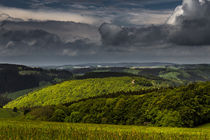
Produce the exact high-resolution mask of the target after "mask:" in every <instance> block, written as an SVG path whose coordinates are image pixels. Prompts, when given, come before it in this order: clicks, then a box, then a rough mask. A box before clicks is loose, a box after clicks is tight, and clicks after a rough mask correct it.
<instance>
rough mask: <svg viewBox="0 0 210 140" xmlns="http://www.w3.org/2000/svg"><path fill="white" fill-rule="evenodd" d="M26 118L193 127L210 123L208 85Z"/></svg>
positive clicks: (50, 109)
mask: <svg viewBox="0 0 210 140" xmlns="http://www.w3.org/2000/svg"><path fill="white" fill-rule="evenodd" d="M34 97H35V96H34ZM16 105H18V102H16ZM14 106H15V104H14V103H13V107H14ZM27 116H28V117H30V118H33V119H39V120H48V121H59V122H63V121H65V122H74V123H75V122H83V123H97V124H99V123H105V124H123V125H125V124H127V125H149V126H171V127H195V126H198V125H201V124H205V123H210V121H209V120H210V82H202V83H194V84H190V85H187V86H181V87H178V88H165V89H160V90H154V91H152V92H147V93H144V94H142V92H141V91H139V92H138V91H137V92H132V91H128V92H121V94H118V96H110V95H109V96H108V95H107V96H104V97H98V98H92V99H91V98H89V99H87V100H82V101H80V102H75V103H72V104H66V105H65V106H62V105H57V106H45V107H38V108H32V109H31V111H30V112H29V114H28V115H27Z"/></svg>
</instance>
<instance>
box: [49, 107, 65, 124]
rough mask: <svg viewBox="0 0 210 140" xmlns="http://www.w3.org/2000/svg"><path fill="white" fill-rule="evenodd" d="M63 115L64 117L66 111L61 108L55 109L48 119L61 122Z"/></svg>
mask: <svg viewBox="0 0 210 140" xmlns="http://www.w3.org/2000/svg"><path fill="white" fill-rule="evenodd" d="M65 117H66V113H65V112H64V111H63V110H61V109H57V110H56V111H55V112H54V113H53V116H52V117H51V118H50V121H57V122H63V121H64V119H65Z"/></svg>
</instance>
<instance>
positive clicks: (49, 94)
mask: <svg viewBox="0 0 210 140" xmlns="http://www.w3.org/2000/svg"><path fill="white" fill-rule="evenodd" d="M133 80H135V84H133V83H132V81H133ZM145 83H147V84H148V83H149V84H151V85H149V86H148V85H145ZM161 86H167V84H166V83H164V82H162V83H161V84H158V83H157V82H156V81H154V80H147V79H145V78H142V77H111V78H100V79H99V78H96V79H85V80H71V81H66V82H63V83H61V84H57V85H54V86H49V87H47V88H43V89H41V90H38V91H35V92H32V93H29V94H28V95H25V96H22V97H19V98H17V99H16V100H14V101H12V102H10V103H9V104H7V105H6V106H5V108H13V107H32V106H44V105H55V104H61V103H68V102H71V101H76V100H79V99H82V98H88V97H93V96H97V95H102V94H109V93H114V92H119V91H137V90H140V89H151V88H157V87H161Z"/></svg>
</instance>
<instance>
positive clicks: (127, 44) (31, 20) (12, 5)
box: [0, 0, 210, 65]
mask: <svg viewBox="0 0 210 140" xmlns="http://www.w3.org/2000/svg"><path fill="white" fill-rule="evenodd" d="M209 13H210V1H208V0H183V1H182V0H27V1H26V0H0V62H3V63H5V62H6V63H21V64H28V65H53V64H56V65H62V64H75V63H93V62H98V63H100V62H173V63H209V60H210V14H209Z"/></svg>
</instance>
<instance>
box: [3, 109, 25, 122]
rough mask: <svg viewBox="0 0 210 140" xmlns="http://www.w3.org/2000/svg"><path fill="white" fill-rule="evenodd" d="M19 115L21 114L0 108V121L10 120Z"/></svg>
mask: <svg viewBox="0 0 210 140" xmlns="http://www.w3.org/2000/svg"><path fill="white" fill-rule="evenodd" d="M20 115H21V112H19V111H17V112H14V111H13V110H12V109H3V108H0V119H2V118H4V119H11V118H15V117H18V116H20Z"/></svg>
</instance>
